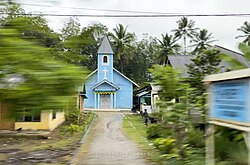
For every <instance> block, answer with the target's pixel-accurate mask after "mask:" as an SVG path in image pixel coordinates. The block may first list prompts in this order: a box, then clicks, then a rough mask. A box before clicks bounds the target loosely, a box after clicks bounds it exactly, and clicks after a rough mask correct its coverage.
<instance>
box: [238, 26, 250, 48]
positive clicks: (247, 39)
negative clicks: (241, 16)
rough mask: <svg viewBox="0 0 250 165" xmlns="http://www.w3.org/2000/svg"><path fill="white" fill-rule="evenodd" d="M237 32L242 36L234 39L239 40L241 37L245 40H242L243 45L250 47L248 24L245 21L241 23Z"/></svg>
mask: <svg viewBox="0 0 250 165" xmlns="http://www.w3.org/2000/svg"><path fill="white" fill-rule="evenodd" d="M237 30H238V31H241V32H243V33H244V34H243V35H240V36H237V37H236V38H241V37H243V38H245V39H244V40H243V43H245V44H246V45H248V46H250V22H247V21H245V22H244V23H243V26H241V27H240V28H238V29H237Z"/></svg>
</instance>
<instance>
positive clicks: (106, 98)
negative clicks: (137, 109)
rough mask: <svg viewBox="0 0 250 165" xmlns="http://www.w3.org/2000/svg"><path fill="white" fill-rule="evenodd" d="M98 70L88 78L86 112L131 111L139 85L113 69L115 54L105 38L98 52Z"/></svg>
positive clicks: (86, 82) (86, 83)
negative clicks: (136, 88) (134, 94)
mask: <svg viewBox="0 0 250 165" xmlns="http://www.w3.org/2000/svg"><path fill="white" fill-rule="evenodd" d="M97 54H98V55H97V60H98V62H97V69H96V70H95V71H93V72H92V73H91V74H89V75H88V76H87V77H86V80H85V90H86V96H87V98H88V99H86V100H85V101H84V109H86V110H130V109H132V106H133V88H134V87H138V85H137V84H136V83H135V82H133V81H132V80H130V79H129V78H128V77H126V76H125V75H123V74H122V73H120V72H119V71H118V70H117V69H115V68H114V67H113V59H114V58H113V55H114V52H113V50H112V48H111V46H110V42H109V40H108V37H107V36H105V37H104V38H103V41H102V43H101V45H100V47H99V49H98V52H97Z"/></svg>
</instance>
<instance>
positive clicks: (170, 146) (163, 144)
mask: <svg viewBox="0 0 250 165" xmlns="http://www.w3.org/2000/svg"><path fill="white" fill-rule="evenodd" d="M175 141H176V140H175V139H173V138H157V139H155V141H154V146H155V147H156V148H157V149H159V150H160V151H161V152H162V153H164V154H174V153H175V152H176V149H175Z"/></svg>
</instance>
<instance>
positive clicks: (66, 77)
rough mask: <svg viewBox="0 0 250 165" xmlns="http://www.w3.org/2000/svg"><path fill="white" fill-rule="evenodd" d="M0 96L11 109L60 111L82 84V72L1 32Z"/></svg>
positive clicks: (11, 32) (11, 33)
mask: <svg viewBox="0 0 250 165" xmlns="http://www.w3.org/2000/svg"><path fill="white" fill-rule="evenodd" d="M0 43H1V46H0V53H1V56H0V70H1V73H0V84H1V88H0V96H1V101H3V102H5V103H9V104H10V105H12V106H13V110H14V111H15V110H19V109H23V108H24V107H25V109H27V110H29V109H32V110H52V109H53V110H62V109H63V107H65V104H66V103H67V102H68V100H69V99H70V97H72V96H73V94H75V91H76V90H75V89H76V87H77V86H78V85H80V84H81V83H82V77H83V76H84V75H85V73H84V70H82V71H81V70H80V69H79V68H78V67H76V66H73V65H69V64H65V63H63V62H60V61H56V60H54V59H53V58H52V57H51V56H50V53H49V51H48V50H47V49H45V48H43V47H40V46H37V45H36V44H34V43H31V42H29V41H27V40H24V39H22V38H20V37H19V34H18V32H17V31H16V30H10V29H2V30H0Z"/></svg>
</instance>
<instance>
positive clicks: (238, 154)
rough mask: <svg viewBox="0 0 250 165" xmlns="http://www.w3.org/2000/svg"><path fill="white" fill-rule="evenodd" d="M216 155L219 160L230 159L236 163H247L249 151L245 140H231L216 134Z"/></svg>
mask: <svg viewBox="0 0 250 165" xmlns="http://www.w3.org/2000/svg"><path fill="white" fill-rule="evenodd" d="M215 148H216V149H215V155H216V157H217V161H218V162H220V161H230V162H234V164H244V163H245V164H247V160H248V151H247V147H246V144H245V142H244V141H240V142H239V141H231V140H229V139H228V138H227V137H225V136H221V135H220V136H218V135H217V136H216V138H215Z"/></svg>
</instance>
